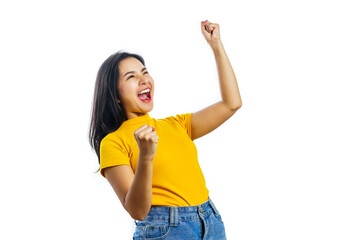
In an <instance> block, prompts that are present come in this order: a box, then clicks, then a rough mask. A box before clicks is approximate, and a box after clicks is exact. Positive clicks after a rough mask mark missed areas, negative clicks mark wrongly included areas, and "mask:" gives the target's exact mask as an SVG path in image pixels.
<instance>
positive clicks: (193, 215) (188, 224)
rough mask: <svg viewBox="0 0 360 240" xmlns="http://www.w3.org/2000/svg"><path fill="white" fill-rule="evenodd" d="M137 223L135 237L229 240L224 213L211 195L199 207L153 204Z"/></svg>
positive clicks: (180, 239) (152, 239)
mask: <svg viewBox="0 0 360 240" xmlns="http://www.w3.org/2000/svg"><path fill="white" fill-rule="evenodd" d="M134 222H135V225H136V227H135V232H134V235H133V239H134V240H139V239H145V240H146V239H148V240H150V239H151V240H155V239H156V240H160V239H167V240H172V239H173V240H176V239H179V240H185V239H189V240H198V239H206V240H226V236H225V226H224V223H223V221H222V218H221V215H220V213H219V211H218V210H217V209H216V207H215V205H214V203H213V202H212V201H211V199H210V198H209V199H208V200H207V201H206V202H204V203H202V204H200V205H197V206H189V207H173V206H151V208H150V211H149V213H148V215H147V216H146V218H145V219H144V220H142V221H137V220H134Z"/></svg>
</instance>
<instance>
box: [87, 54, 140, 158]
mask: <svg viewBox="0 0 360 240" xmlns="http://www.w3.org/2000/svg"><path fill="white" fill-rule="evenodd" d="M129 57H134V58H136V59H138V60H139V61H140V62H141V63H142V64H143V65H144V66H145V61H144V59H143V57H142V56H140V55H138V54H135V53H129V52H125V51H122V50H120V51H118V52H116V53H113V54H112V55H111V56H110V57H108V58H107V59H106V60H105V62H103V64H101V66H100V68H99V70H98V73H97V76H96V82H95V91H94V99H93V103H92V114H91V122H90V130H89V141H90V145H91V147H92V148H93V149H94V150H95V152H96V155H97V157H98V161H99V164H100V142H101V140H102V139H103V138H104V137H105V136H106V135H107V134H109V133H111V132H114V131H115V130H116V129H118V128H119V127H120V126H121V124H122V123H123V122H124V121H126V120H127V116H126V112H125V108H124V106H123V105H122V103H118V102H117V99H120V96H119V93H118V90H117V86H118V81H119V75H120V74H119V63H120V61H121V60H123V59H125V58H129Z"/></svg>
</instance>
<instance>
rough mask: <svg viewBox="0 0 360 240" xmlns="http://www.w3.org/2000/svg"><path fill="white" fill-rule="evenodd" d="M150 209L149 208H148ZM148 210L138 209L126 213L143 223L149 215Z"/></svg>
mask: <svg viewBox="0 0 360 240" xmlns="http://www.w3.org/2000/svg"><path fill="white" fill-rule="evenodd" d="M150 207H151V206H150ZM149 211H150V208H146V209H140V208H138V207H137V208H136V209H133V210H132V211H131V210H127V212H128V213H129V214H130V216H131V217H132V218H133V219H135V220H138V221H143V220H144V219H145V218H146V216H147V215H148V214H149Z"/></svg>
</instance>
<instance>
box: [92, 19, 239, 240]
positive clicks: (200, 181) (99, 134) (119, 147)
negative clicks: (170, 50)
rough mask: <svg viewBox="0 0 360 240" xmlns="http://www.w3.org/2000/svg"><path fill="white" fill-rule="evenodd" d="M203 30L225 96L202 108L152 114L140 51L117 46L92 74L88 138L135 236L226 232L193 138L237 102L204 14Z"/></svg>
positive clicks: (216, 33) (213, 27)
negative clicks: (158, 115)
mask: <svg viewBox="0 0 360 240" xmlns="http://www.w3.org/2000/svg"><path fill="white" fill-rule="evenodd" d="M201 31H202V33H203V35H204V37H205V39H206V41H207V42H208V43H209V45H210V47H211V49H212V50H213V53H214V56H215V60H216V64H217V68H218V73H219V82H220V90H221V96H222V101H219V102H217V103H215V104H213V105H211V106H209V107H207V108H205V109H203V110H201V111H198V112H195V113H185V114H178V115H176V116H171V117H168V118H164V119H154V118H151V117H150V116H149V114H148V113H149V112H150V111H151V110H152V109H153V99H154V90H155V86H154V80H153V79H152V77H151V76H150V74H149V72H148V70H147V69H146V68H145V62H144V59H143V58H142V57H141V56H139V55H136V54H131V53H126V52H117V53H115V54H113V55H111V56H110V57H109V58H108V59H107V60H106V61H105V62H104V63H103V64H102V65H101V67H100V69H99V72H98V75H97V80H96V86H95V94H94V102H93V112H92V120H91V127H90V142H91V145H92V147H93V148H94V149H95V151H96V154H97V156H98V159H99V163H100V173H101V175H102V176H104V177H105V178H106V179H107V180H108V181H109V183H110V185H111V186H112V188H113V189H114V191H115V192H116V194H117V196H118V198H119V200H120V201H121V203H122V205H123V207H124V208H125V210H126V211H127V212H128V213H129V214H130V216H131V217H132V218H133V219H134V222H135V224H136V228H135V232H134V235H133V238H134V239H165V238H166V239H216V240H220V239H226V236H225V227H224V224H223V221H222V219H221V215H220V214H219V211H218V210H217V209H216V207H215V205H214V203H213V202H212V201H211V199H210V198H209V191H208V189H207V188H206V184H205V179H204V176H203V173H202V171H201V169H200V166H199V162H198V159H197V151H196V147H195V144H194V143H193V140H195V139H197V138H199V137H202V136H204V135H206V134H208V133H209V132H211V131H213V130H214V129H216V128H217V127H218V126H220V125H221V124H222V123H224V122H225V121H226V120H227V119H229V118H230V117H231V116H232V115H233V114H234V113H235V112H236V111H237V110H238V109H239V108H240V107H241V104H242V102H241V97H240V93H239V89H238V86H237V82H236V78H235V74H234V72H233V69H232V67H231V64H230V62H229V60H228V58H227V55H226V53H225V49H224V47H223V45H222V42H221V40H220V29H219V24H216V23H211V22H208V21H207V20H206V21H205V22H201Z"/></svg>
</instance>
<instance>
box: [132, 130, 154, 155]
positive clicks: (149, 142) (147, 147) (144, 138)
mask: <svg viewBox="0 0 360 240" xmlns="http://www.w3.org/2000/svg"><path fill="white" fill-rule="evenodd" d="M134 137H135V139H136V142H137V145H138V147H139V159H146V160H148V161H152V160H153V159H154V157H155V153H156V148H157V143H158V140H159V137H158V136H157V135H156V131H155V128H153V127H151V126H149V125H142V126H141V127H139V128H138V129H136V130H135V131H134ZM140 156H141V157H140Z"/></svg>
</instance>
